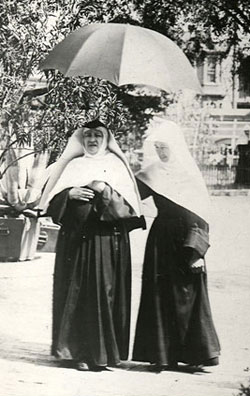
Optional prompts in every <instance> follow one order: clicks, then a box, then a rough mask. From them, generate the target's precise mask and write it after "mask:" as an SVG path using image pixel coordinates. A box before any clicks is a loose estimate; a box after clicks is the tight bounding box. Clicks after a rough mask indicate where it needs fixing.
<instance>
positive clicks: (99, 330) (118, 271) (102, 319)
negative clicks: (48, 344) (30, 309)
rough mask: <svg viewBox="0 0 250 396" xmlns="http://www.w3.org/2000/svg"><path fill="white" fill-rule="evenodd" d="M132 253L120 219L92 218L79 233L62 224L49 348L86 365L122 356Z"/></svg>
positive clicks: (125, 348)
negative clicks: (111, 222) (94, 220)
mask: <svg viewBox="0 0 250 396" xmlns="http://www.w3.org/2000/svg"><path fill="white" fill-rule="evenodd" d="M130 300H131V259H130V243H129V237H128V233H127V232H126V230H125V228H124V227H123V225H122V224H116V225H114V224H110V223H105V222H101V221H96V223H95V224H92V225H91V228H89V229H88V231H87V232H86V233H85V234H84V235H78V234H76V233H75V232H74V230H71V229H66V228H65V227H63V228H62V230H61V233H60V235H59V239H58V244H57V254H56V263H55V273H54V299H53V343H52V353H53V354H54V355H55V356H57V357H60V358H62V359H74V360H78V361H85V362H87V363H88V364H90V365H98V366H105V365H115V364H117V363H119V361H120V359H127V356H128V349H129V330H130V305H131V302H130Z"/></svg>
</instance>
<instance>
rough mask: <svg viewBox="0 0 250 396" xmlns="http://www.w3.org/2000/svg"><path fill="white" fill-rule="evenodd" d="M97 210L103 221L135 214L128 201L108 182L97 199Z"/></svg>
mask: <svg viewBox="0 0 250 396" xmlns="http://www.w3.org/2000/svg"><path fill="white" fill-rule="evenodd" d="M95 211H96V212H97V214H98V215H99V217H100V219H101V220H103V221H113V220H117V219H122V218H130V217H132V216H133V209H132V208H131V206H130V205H129V204H128V202H126V200H125V199H124V198H123V197H122V196H121V195H120V194H119V193H118V192H117V191H115V190H113V188H112V187H110V186H109V185H108V184H106V186H105V188H104V190H103V191H102V193H100V194H99V198H98V199H97V200H96V203H95Z"/></svg>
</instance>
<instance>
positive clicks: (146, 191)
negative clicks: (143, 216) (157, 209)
mask: <svg viewBox="0 0 250 396" xmlns="http://www.w3.org/2000/svg"><path fill="white" fill-rule="evenodd" d="M135 180H136V183H137V187H138V190H139V193H140V197H141V199H142V200H143V199H146V198H148V197H150V196H151V195H152V194H153V192H152V190H151V188H150V187H148V186H147V185H146V184H145V183H143V182H142V181H141V180H139V179H138V178H137V177H136V178H135Z"/></svg>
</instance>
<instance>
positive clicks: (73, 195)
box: [69, 187, 95, 202]
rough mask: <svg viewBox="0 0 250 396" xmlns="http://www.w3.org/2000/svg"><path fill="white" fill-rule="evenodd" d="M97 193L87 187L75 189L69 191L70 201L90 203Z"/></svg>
mask: <svg viewBox="0 0 250 396" xmlns="http://www.w3.org/2000/svg"><path fill="white" fill-rule="evenodd" d="M94 196H95V193H94V192H93V191H92V190H90V189H89V188H86V187H73V188H71V189H70V190H69V198H70V199H78V200H79V201H86V202H89V201H91V199H93V198H94Z"/></svg>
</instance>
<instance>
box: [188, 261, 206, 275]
mask: <svg viewBox="0 0 250 396" xmlns="http://www.w3.org/2000/svg"><path fill="white" fill-rule="evenodd" d="M189 268H190V270H191V271H192V272H193V273H194V274H200V273H201V272H204V271H205V268H204V260H203V259H199V260H197V261H195V262H194V263H191V264H189Z"/></svg>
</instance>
